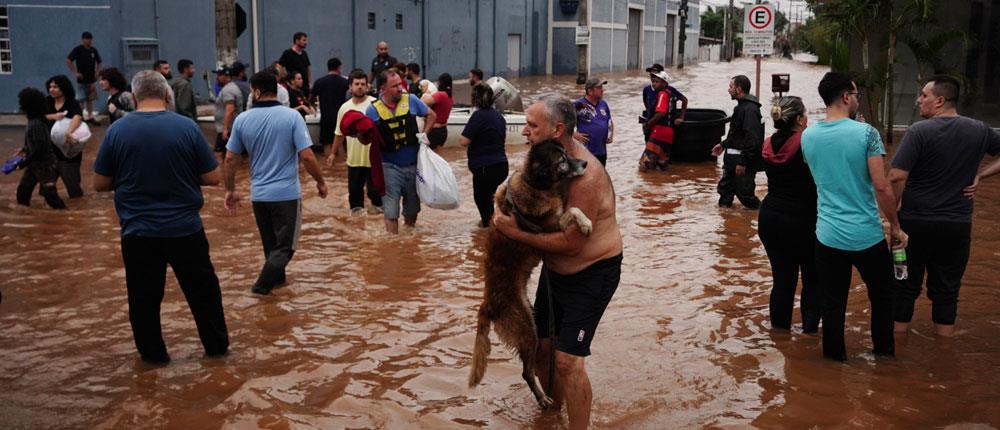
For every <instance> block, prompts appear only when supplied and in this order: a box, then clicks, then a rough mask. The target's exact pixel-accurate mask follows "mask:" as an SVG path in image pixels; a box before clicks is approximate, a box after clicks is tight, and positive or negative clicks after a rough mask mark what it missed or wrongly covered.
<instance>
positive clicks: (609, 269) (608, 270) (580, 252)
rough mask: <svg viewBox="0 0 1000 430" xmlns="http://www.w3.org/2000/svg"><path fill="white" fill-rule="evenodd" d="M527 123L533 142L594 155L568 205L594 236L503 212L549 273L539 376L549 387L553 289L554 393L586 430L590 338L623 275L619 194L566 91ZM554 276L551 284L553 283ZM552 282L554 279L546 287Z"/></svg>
mask: <svg viewBox="0 0 1000 430" xmlns="http://www.w3.org/2000/svg"><path fill="white" fill-rule="evenodd" d="M525 115H526V117H527V123H526V124H525V126H524V132H523V133H522V134H523V135H524V136H525V137H527V138H528V142H529V143H530V144H532V145H536V144H538V143H541V142H544V141H545V140H547V139H555V140H557V141H559V142H560V143H562V145H563V147H564V148H566V153H567V154H568V155H569V156H570V157H574V158H579V159H583V160H586V161H587V170H586V171H585V172H584V174H583V176H581V177H579V178H575V179H572V182H570V185H569V191H568V193H567V201H566V207H576V208H579V209H580V210H581V211H583V213H584V215H586V216H587V218H589V219H590V220H591V221H592V222H593V231H592V232H591V234H590V236H589V237H588V236H584V235H583V233H581V232H580V230H579V228H577V227H574V226H575V225H576V224H573V226H571V227H569V229H568V230H566V231H561V232H556V233H542V234H533V233H529V232H526V231H523V230H521V229H520V228H519V227H518V225H517V222H515V221H514V219H513V218H511V217H510V216H508V215H504V214H503V213H502V212H500V211H496V213H495V214H494V216H493V223H494V225H496V228H497V230H499V231H500V232H501V233H503V234H504V235H506V236H507V237H510V238H511V239H514V240H516V241H518V242H522V243H524V244H527V245H529V246H531V247H533V248H536V249H538V250H540V251H542V252H543V253H544V258H543V262H544V264H543V265H542V271H543V274H544V276H542V277H541V280H540V281H539V286H538V292H537V296H536V297H535V305H534V308H535V309H534V310H535V312H534V314H535V326H536V327H538V337H539V339H540V343H539V348H538V353H537V355H536V356H535V361H536V365H535V369H536V374H537V375H538V377H539V379H540V380H541V382H542V386H543V387H546V388H547V387H548V375H549V355H550V354H551V352H550V348H551V347H552V344H553V340H552V339H550V338H549V327H548V323H549V315H548V314H549V303H548V302H549V295H550V294H549V292H548V288H551V290H552V293H551V297H552V299H553V300H552V301H553V306H552V308H553V310H554V314H555V315H556V316H558V317H560V318H557V319H555V333H556V339H555V348H556V381H555V384H554V386H555V388H554V391H555V392H554V393H548V394H549V395H550V396H551V397H552V398H553V399H554V400H555V401H556V405H557V406H558V405H559V404H560V403H561V402H562V400H564V399H565V401H566V411H567V414H568V415H569V428H570V429H585V428H587V426H588V425H589V423H590V408H591V403H592V401H593V392H592V391H591V388H590V378H588V377H587V370H586V368H585V367H584V358H585V357H586V356H588V355H590V342H591V341H592V340H593V339H594V332H595V331H596V329H597V324H598V322H600V319H601V316H602V315H603V314H604V310H605V309H606V308H607V306H608V302H610V301H611V297H612V296H613V295H614V293H615V290H616V289H617V288H618V281H619V278H620V276H621V263H622V237H621V232H619V230H618V220H617V219H616V217H615V192H614V188H613V186H612V184H611V177H610V176H608V173H607V171H605V170H604V166H603V165H602V164H601V163H600V162H599V161H598V160H597V158H595V157H594V156H593V154H591V153H590V151H588V150H587V148H586V147H585V146H583V145H582V144H580V143H578V142H576V141H574V140H573V130H574V128H575V126H576V110H575V109H574V108H573V102H572V101H571V100H570V99H568V98H566V97H565V96H561V95H554V94H550V95H546V96H543V97H542V98H541V99H540V100H539V101H538V102H535V103H534V104H533V105H531V107H529V108H528V110H527V111H525ZM545 278H548V282H547V283H546V282H545ZM546 284H548V285H546Z"/></svg>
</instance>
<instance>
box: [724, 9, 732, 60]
mask: <svg viewBox="0 0 1000 430" xmlns="http://www.w3.org/2000/svg"><path fill="white" fill-rule="evenodd" d="M723 8H725V13H723V14H722V58H721V60H725V61H729V44H730V43H732V41H731V40H729V8H726V7H725V6H723Z"/></svg>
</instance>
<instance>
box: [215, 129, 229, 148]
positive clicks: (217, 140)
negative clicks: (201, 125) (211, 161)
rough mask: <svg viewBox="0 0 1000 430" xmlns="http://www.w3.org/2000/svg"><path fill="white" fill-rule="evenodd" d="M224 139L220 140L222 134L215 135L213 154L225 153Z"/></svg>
mask: <svg viewBox="0 0 1000 430" xmlns="http://www.w3.org/2000/svg"><path fill="white" fill-rule="evenodd" d="M226 143H228V142H226V139H223V138H222V133H216V134H215V152H226Z"/></svg>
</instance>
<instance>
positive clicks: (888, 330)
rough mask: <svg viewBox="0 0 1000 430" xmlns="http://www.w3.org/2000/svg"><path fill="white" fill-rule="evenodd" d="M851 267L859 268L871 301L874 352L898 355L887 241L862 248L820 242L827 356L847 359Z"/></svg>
mask: <svg viewBox="0 0 1000 430" xmlns="http://www.w3.org/2000/svg"><path fill="white" fill-rule="evenodd" d="M851 266H854V267H856V268H857V269H858V273H860V274H861V280H862V281H864V283H865V286H866V287H867V288H868V301H869V302H870V303H871V331H872V343H873V344H874V350H873V352H874V353H875V354H876V355H894V354H895V352H896V346H895V340H894V337H893V334H892V259H891V257H890V256H889V246H888V245H887V244H886V242H885V240H882V241H881V242H879V243H877V244H875V245H873V246H872V247H870V248H868V249H864V250H861V251H844V250H840V249H835V248H830V247H829V246H826V245H823V244H822V243H820V242H819V241H818V240H817V241H816V272H817V274H819V279H820V281H819V283H820V289H821V291H822V292H823V355H824V356H826V357H828V358H832V359H835V360H841V361H844V360H847V349H846V347H845V346H844V315H845V314H846V313H847V295H848V293H850V291H851Z"/></svg>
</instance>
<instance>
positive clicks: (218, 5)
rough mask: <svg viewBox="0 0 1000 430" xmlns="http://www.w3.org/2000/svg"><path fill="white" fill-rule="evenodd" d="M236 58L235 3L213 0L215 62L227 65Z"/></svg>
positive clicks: (228, 0) (230, 0)
mask: <svg viewBox="0 0 1000 430" xmlns="http://www.w3.org/2000/svg"><path fill="white" fill-rule="evenodd" d="M254 19H257V17H256V16H255V17H254ZM237 56H238V52H237V47H236V3H235V2H233V1H232V0H215V60H216V61H217V62H218V63H220V64H226V65H229V64H233V63H234V62H235V61H236V58H237Z"/></svg>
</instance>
